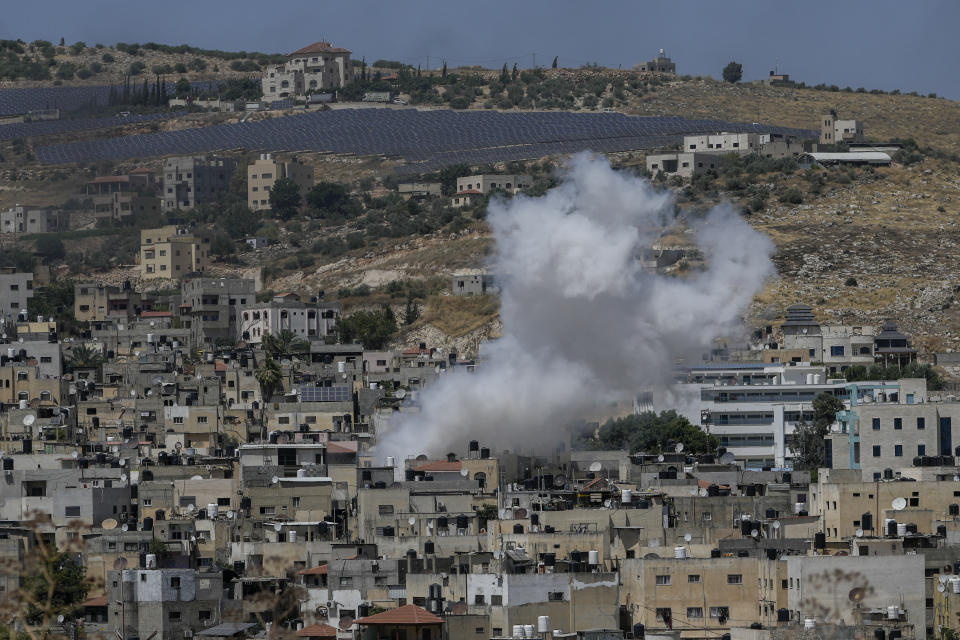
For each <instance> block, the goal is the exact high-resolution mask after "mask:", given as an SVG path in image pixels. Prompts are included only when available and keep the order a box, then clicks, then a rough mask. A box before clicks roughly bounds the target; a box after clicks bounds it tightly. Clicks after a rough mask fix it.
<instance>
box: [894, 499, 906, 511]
mask: <svg viewBox="0 0 960 640" xmlns="http://www.w3.org/2000/svg"><path fill="white" fill-rule="evenodd" d="M892 506H893V508H894V510H896V511H903V510H904V509H906V508H907V499H906V498H894V499H893V503H892Z"/></svg>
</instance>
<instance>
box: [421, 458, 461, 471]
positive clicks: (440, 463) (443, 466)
mask: <svg viewBox="0 0 960 640" xmlns="http://www.w3.org/2000/svg"><path fill="white" fill-rule="evenodd" d="M462 468H463V465H462V464H461V463H460V462H459V461H457V462H447V461H446V460H437V461H435V462H428V463H427V464H424V465H421V466H419V467H414V468H413V470H414V471H460V469H462Z"/></svg>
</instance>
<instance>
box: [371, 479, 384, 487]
mask: <svg viewBox="0 0 960 640" xmlns="http://www.w3.org/2000/svg"><path fill="white" fill-rule="evenodd" d="M373 488H374V489H386V488H387V483H386V482H384V481H383V480H377V481H376V482H374V483H373Z"/></svg>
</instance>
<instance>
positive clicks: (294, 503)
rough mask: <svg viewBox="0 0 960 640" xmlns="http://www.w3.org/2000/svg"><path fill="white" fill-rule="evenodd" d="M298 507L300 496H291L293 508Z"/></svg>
mask: <svg viewBox="0 0 960 640" xmlns="http://www.w3.org/2000/svg"><path fill="white" fill-rule="evenodd" d="M299 507H300V498H299V497H298V496H294V497H293V508H294V509H296V508H299Z"/></svg>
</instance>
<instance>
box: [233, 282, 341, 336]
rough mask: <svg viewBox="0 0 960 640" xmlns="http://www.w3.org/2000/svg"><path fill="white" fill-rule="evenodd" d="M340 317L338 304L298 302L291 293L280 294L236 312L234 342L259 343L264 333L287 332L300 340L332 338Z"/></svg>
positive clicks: (298, 298)
mask: <svg viewBox="0 0 960 640" xmlns="http://www.w3.org/2000/svg"><path fill="white" fill-rule="evenodd" d="M339 318H340V305H339V304H338V303H324V302H318V301H317V300H311V301H310V302H301V300H300V297H299V296H298V295H296V294H295V293H281V294H278V295H276V296H274V298H273V300H271V301H270V302H263V303H256V304H249V305H246V306H245V307H243V309H241V310H240V319H239V321H238V322H237V333H238V336H237V337H238V339H240V340H243V341H244V342H247V343H248V344H259V343H260V342H262V341H263V337H264V336H265V335H268V334H273V335H275V334H277V333H279V332H281V331H283V330H289V331H292V332H293V333H295V334H296V335H297V336H299V337H302V338H307V339H309V338H318V339H323V338H325V337H326V336H332V335H335V333H336V330H337V320H338V319H339Z"/></svg>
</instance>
